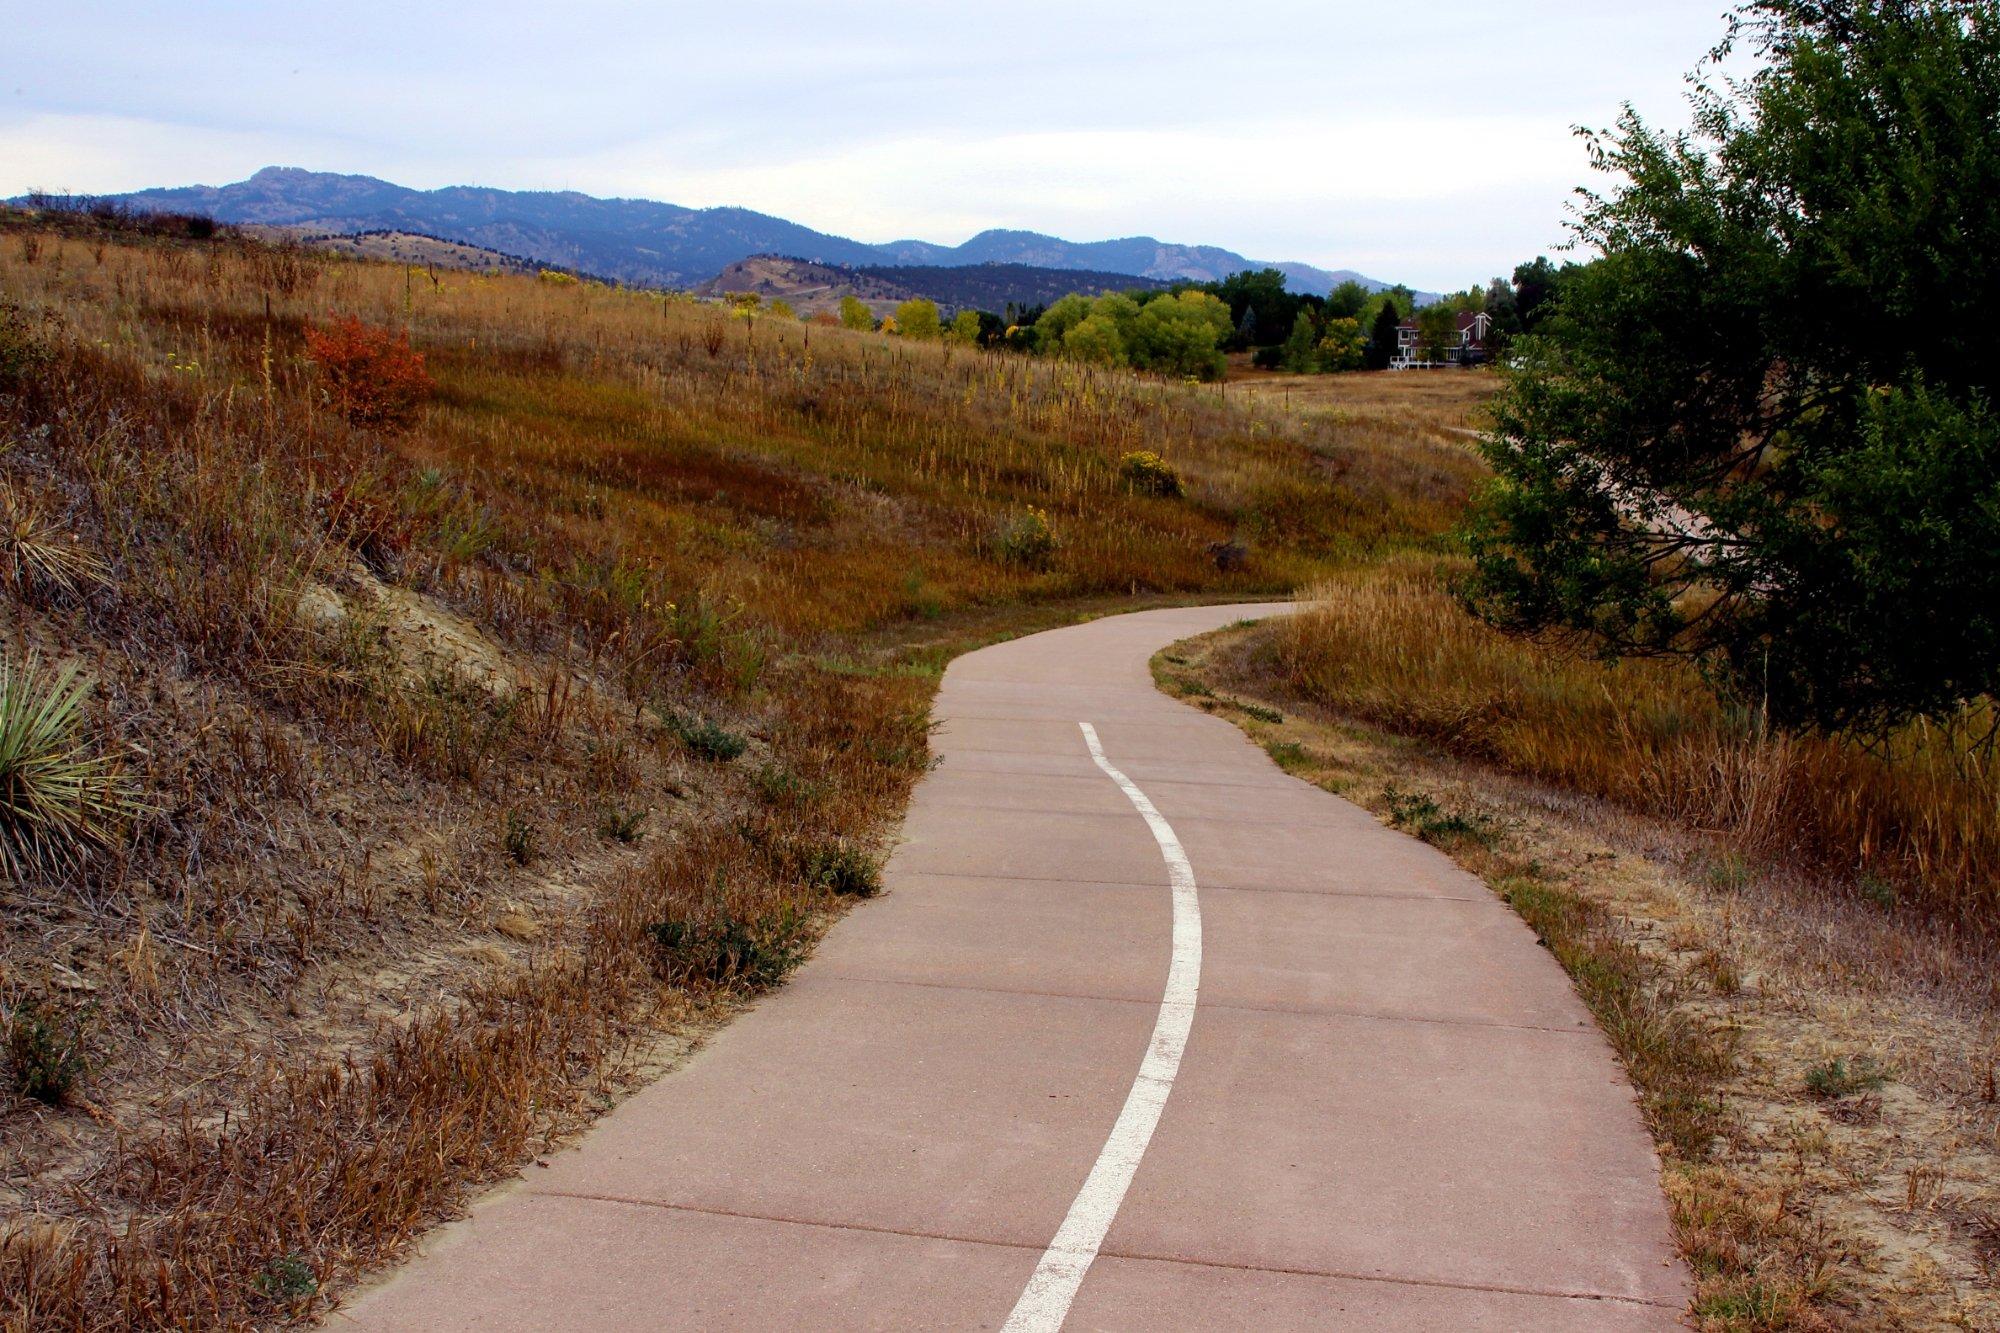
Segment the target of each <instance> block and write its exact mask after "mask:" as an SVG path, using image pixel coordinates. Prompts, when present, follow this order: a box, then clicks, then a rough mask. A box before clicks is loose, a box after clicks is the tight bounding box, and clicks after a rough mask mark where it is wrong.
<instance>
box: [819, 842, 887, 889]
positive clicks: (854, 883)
mask: <svg viewBox="0 0 2000 1333" xmlns="http://www.w3.org/2000/svg"><path fill="white" fill-rule="evenodd" d="M803 859H804V861H805V872H806V880H807V882H809V883H811V884H812V885H814V886H815V887H817V888H822V889H825V890H826V891H827V892H828V893H831V894H833V895H835V896H836V897H841V898H873V897H874V896H875V895H876V894H878V893H880V892H882V860H881V858H880V857H878V856H875V855H873V854H872V853H869V852H866V851H864V850H862V849H861V848H859V847H857V846H855V845H854V844H853V843H851V842H848V841H846V840H845V839H839V840H835V841H833V842H828V843H824V844H822V845H820V846H818V847H814V848H812V849H811V850H810V851H808V852H807V853H806V854H805V857H804V858H803Z"/></svg>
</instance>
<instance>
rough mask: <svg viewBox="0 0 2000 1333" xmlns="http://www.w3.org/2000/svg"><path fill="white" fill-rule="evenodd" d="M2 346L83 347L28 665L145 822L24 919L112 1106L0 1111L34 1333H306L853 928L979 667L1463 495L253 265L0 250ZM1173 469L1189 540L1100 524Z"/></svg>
mask: <svg viewBox="0 0 2000 1333" xmlns="http://www.w3.org/2000/svg"><path fill="white" fill-rule="evenodd" d="M0 293H4V297H0V299H4V300H5V301H8V302H13V303H17V304H18V305H20V306H21V307H23V308H24V309H25V311H26V312H27V317H25V318H24V319H23V320H20V321H15V322H14V323H13V324H10V325H9V327H19V328H25V329H36V330H44V329H45V330H48V331H49V347H48V349H47V353H48V354H47V355H46V356H44V355H43V354H42V353H41V352H39V351H38V352H37V353H36V356H35V357H34V358H31V360H32V364H33V366H34V370H33V373H32V375H31V376H30V377H29V379H28V381H27V383H26V384H25V385H24V386H23V387H22V389H21V391H20V392H19V393H17V394H15V393H8V394H0V485H4V487H5V493H6V495H7V496H8V497H9V503H10V505H12V506H13V509H12V511H11V512H15V513H26V514H31V515H33V520H34V521H33V525H32V532H31V535H33V536H34V539H35V541H36V542H38V543H40V544H41V545H40V546H39V547H38V548H37V549H43V548H46V549H56V548H57V547H59V548H60V550H61V551H62V552H63V554H64V558H65V559H66V560H67V561H68V562H69V563H68V564H66V565H64V566H63V568H65V569H70V570H74V571H78V572H79V573H78V576H77V577H72V578H70V579H69V580H68V581H67V582H65V581H63V580H57V579H51V578H48V577H42V576H36V577H26V576H23V577H15V578H11V579H10V580H9V583H8V587H7V588H6V590H5V592H4V593H0V632H4V635H5V647H4V651H5V653H6V654H7V655H8V656H9V657H10V658H12V657H14V656H16V655H25V654H27V653H35V654H38V655H39V656H40V657H42V658H43V659H44V660H49V661H64V662H76V663H81V664H83V665H84V666H85V667H86V669H87V670H88V671H89V672H90V673H91V674H92V675H93V676H94V677H95V678H96V679H97V682H98V690H97V692H96V694H95V695H94V696H93V700H92V702H91V704H90V707H89V715H88V717H87V719H86V720H87V723H88V726H87V734H88V736H89V737H90V739H91V743H92V745H93V746H94V748H95V751H96V752H97V753H101V754H104V755H107V756H110V757H113V758H114V759H116V760H117V762H118V764H119V765H120V767H121V768H122V770H123V772H124V774H125V775H126V776H127V777H128V778H129V779H130V781H131V782H132V783H133V785H134V788H135V790H136V792H137V794H138V796H139V797H140V798H141V800H142V804H143V806H144V813H142V814H141V815H140V816H139V817H138V819H137V820H136V822H134V823H133V824H132V826H131V827H130V828H129V830H127V836H126V837H125V838H124V839H123V840H122V841H121V842H119V843H118V844H117V845H115V846H114V847H112V848H111V849H109V850H107V851H103V852H99V853H97V854H93V855H91V856H89V857H86V858H83V859H82V860H80V861H79V862H78V863H77V864H75V865H74V866H71V867H68V868H67V869H64V870H63V871H61V872H60V873H56V872H53V871H52V872H51V873H48V874H44V875H40V876H38V877H23V878H17V879H14V880H10V881H9V882H8V883H7V884H6V885H5V886H4V888H0V902H4V908H5V914H4V933H0V1009H4V1011H5V1015H4V1016H6V1017H8V1019H9V1021H11V1020H12V1016H14V1015H17V1014H21V1013H25V1012H33V1013H36V1014H45V1015H48V1016H50V1021H51V1022H52V1023H53V1024H55V1025H56V1027H57V1028H59V1029H60V1031H61V1032H63V1033H65V1034H70V1035H73V1036H74V1037H75V1039H76V1040H77V1041H78V1042H80V1043H81V1047H82V1049H83V1050H84V1052H85V1053H86V1055H87V1057H88V1059H87V1069H86V1072H85V1074H84V1075H83V1077H82V1078H81V1080H80V1081H79V1082H78V1083H77V1085H76V1090H75V1094H74V1096H73V1097H72V1098H71V1100H70V1102H69V1104H67V1105H65V1106H61V1107H47V1106H44V1105H42V1104H41V1103H39V1102H32V1101H30V1100H28V1099H26V1098H17V1099H14V1100H12V1101H9V1102H6V1103H0V1154H4V1168H5V1169H4V1177H0V1181H3V1182H4V1183H0V1209H4V1210H5V1211H6V1212H7V1213H8V1214H9V1215H10V1218H11V1220H10V1221H9V1222H8V1223H7V1224H6V1226H5V1229H4V1234H0V1323H4V1324H5V1325H6V1326H9V1327H20V1328H29V1327H32V1328H100V1327H104V1328H108V1327H189V1326H194V1327H240V1326H251V1325H258V1324H268V1323H272V1322H281V1321H285V1320H289V1319H294V1318H304V1317H307V1316H310V1315H311V1314H313V1313H314V1312H315V1311H318V1310H323V1309H324V1308H325V1305H326V1302H327V1300H328V1296H329V1294H330V1293H331V1292H334V1291H337V1290H338V1288H339V1286H340V1285H341V1284H342V1283H343V1282H345V1281H346V1280H347V1279H348V1278H349V1277H350V1276H351V1275H352V1274H353V1273H355V1272H356V1271H358V1270H360V1269H363V1268H366V1267H368V1266H370V1265H372V1264H376V1263H379V1262H381V1261H383V1260H384V1259H386V1258H388V1257H391V1256H393V1255H394V1254H395V1253H396V1252H397V1251H398V1249H399V1248H400V1247H401V1246H402V1245H404V1244H405V1243H406V1242H407V1241H408V1239H409V1238H410V1236H412V1235H413V1234H415V1232H416V1231H417V1230H418V1229H420V1228H421V1227H423V1226H425V1225H427V1224H428V1223H429V1222H431V1221H433V1220H435V1219H437V1218H438V1217H441V1216H444V1215H447V1214H448V1213H449V1212H451V1211H452V1210H453V1209H454V1208H456V1207H457V1206H459V1203H460V1201H461V1200H462V1198H463V1197H464V1194H465V1191H466V1190H467V1189H468V1188H469V1187H471V1186H473V1185H476V1184H478V1183H479V1182H481V1181H484V1180H490V1179H493V1178H495V1177H496V1176H498V1175H501V1174H504V1173H505V1172H507V1171H508V1170H510V1169H512V1168H513V1167H514V1166H515V1165H516V1164H517V1163H518V1162H519V1161H520V1160H521V1159H522V1157H523V1156H524V1155H525V1154H526V1153H528V1152H531V1151H534V1150H535V1148H536V1147H537V1146H538V1145H540V1144H542V1143H545V1142H546V1141H547V1140H548V1138H549V1136H551V1135H553V1134H557V1133H560V1132H562V1131H563V1130H564V1129H565V1128H566V1127H568V1126H570V1125H573V1124H574V1123H576V1122H577V1121H578V1120H579V1119H581V1118H584V1117H587V1116H588V1115H589V1114H593V1113H595V1112H596V1111H598V1110H601V1109H602V1108H603V1106H604V1105H605V1104H607V1099H608V1098H610V1097H612V1096H615V1095H616V1094H617V1092H618V1091H619V1089H620V1088H621V1087H622V1086H624V1084H625V1082H626V1081H627V1079H628V1078H629V1076H630V1074H631V1071H632V1070H633V1069H634V1068H637V1067H641V1066H652V1065H656V1064H657V1063H658V1052H659V1050H660V1049H661V1048H660V1046H659V1042H660V1039H661V1034H662V1033H663V1032H666V1033H670V1034H672V1035H673V1037H674V1042H675V1043H677V1044H678V1045H683V1046H684V1045H685V1043H686V1042H687V1041H689V1040H692V1039H694V1038H695V1037H698V1035H699V1031H700V1028H699V1024H700V1023H701V1022H703V1021H707V1019H709V1018H712V1017H714V1016H716V1015H718V1014H721V1013H725V1012H726V1011H727V1009H728V1006H729V1004H730V1003H731V997H732V996H735V995H739V994H741V993H743V992H744V991H745V990H747V989H751V988H754V987H755V986H758V985H763V984H768V983H769V982H770V981H771V980H772V979H773V978H775V977H776V976H778V975H781V974H782V972H783V970H784V967H785V966H786V965H788V963H789V962H790V961H792V960H794V959H795V958H796V957H797V956H798V955H799V953H800V952H801V951H802V950H803V949H804V948H806V947H807V946H808V945H809V944H810V942H811V940H812V938H813V936H814V934H815V932H816V931H817V930H818V929H819V928H820V927H821V925H823V923H824V921H825V920H826V918H827V914H828V913H829V912H832V911H835V910H838V909H839V907H840V906H841V905H842V904H843V903H844V902H845V901H846V900H847V899H848V898H849V897H851V896H852V895H853V894H854V893H856V892H857V891H860V890H862V889H864V888H865V884H866V881H867V875H868V872H867V869H866V867H867V862H868V857H869V856H870V855H871V853H872V850H873V848H874V847H875V846H876V845H877V843H878V842H879V840H880V837H881V835H882V834H883V833H884V832H885V830H886V829H887V827H888V825H889V823H890V822H891V821H892V820H893V819H894V818H895V816H896V815H897V813H898V812H899V810H900V807H901V803H902V801H903V799H904V797H905V795H906V794H907V791H908V789H909V787H910V784H911V783H912V782H913V781H914V780H915V778H916V777H917V775H918V774H919V773H920V772H921V771H922V769H923V766H924V763H925V745H924V737H925V730H924V725H925V712H926V701H927V699H928V696H929V693H930V690H931V688H932V687H933V684H934V681H935V674H936V670H937V668H938V666H939V664H940V663H941V662H942V660H943V659H944V657H945V656H947V655H948V654H949V652H950V651H952V650H954V649H956V648H958V647H962V646H964V645H966V644H969V643H972V642H977V641H979V640H980V639H982V638H990V637H993V636H997V635H1004V634H1009V633H1014V632H1018V631H1019V630H1021V629H1022V628H1025V627H1030V626H1034V625H1039V624H1045V623H1054V622H1057V621H1060V620H1062V619H1064V618H1067V617H1071V616H1074V615H1076V614H1080V613H1083V612H1085V611H1087V610H1090V609H1093V608H1099V607H1104V606H1108V605H1111V604H1113V603H1114V602H1124V603H1126V604H1130V602H1131V601H1132V599H1133V598H1134V595H1135V594H1138V595H1140V596H1141V597H1144V596H1145V595H1149V594H1150V595H1152V596H1155V597H1159V596H1178V597H1226V596H1236V595H1252V594H1258V593H1268V592H1274V591H1280V592H1281V591H1287V590H1289V589H1290V588H1292V587H1293V586H1295V585H1297V584H1298V583H1300V582H1302V581H1306V580H1310V579H1312V578H1315V577H1317V576H1318V575H1319V574H1320V573H1322V572H1323V571H1324V570H1325V569H1326V568H1328V566H1329V563H1330V562H1333V561H1336V560H1339V559H1345V558H1351V557H1353V556H1355V555H1359V554H1365V553H1367V552H1371V551H1377V550H1383V549H1389V548H1393V547H1397V546H1401V545H1404V544H1408V543H1412V542H1416V543H1423V542H1427V541H1430V540H1432V539H1434V538H1435V537H1436V535H1437V534H1438V533H1439V532H1440V531H1441V530H1442V529H1443V528H1444V527H1445V526H1446V525H1447V524H1448V523H1449V522H1450V521H1451V519H1452V516H1453V515H1454V514H1455V513H1456V511H1457V509H1458V507H1459V505H1460V504H1461V503H1462V500H1463V497H1464V494H1465V492H1466V490H1467V487H1468V485H1469V484H1470V482H1471V480H1472V478H1473V477H1474V476H1475V475H1476V468H1475V466H1474V465H1473V464H1472V463H1471V462H1470V461H1469V460H1467V459H1466V458H1465V457H1464V456H1463V454H1462V453H1459V452H1457V451H1454V450H1450V449H1440V448H1436V447H1431V446H1417V447H1405V444H1406V443H1407V442H1399V441H1393V440H1387V439H1378V438H1375V437H1372V436H1370V435H1368V434H1367V433H1366V432H1355V431H1343V430H1340V429H1336V428H1333V427H1331V426H1328V425H1326V424H1324V423H1314V422H1308V421H1301V420H1296V419H1285V418H1280V417H1276V416H1273V415H1270V414H1261V413H1254V412H1246V411H1243V410H1240V409H1238V408H1237V407H1234V406H1232V405H1226V404H1223V403H1220V402H1217V401H1213V400H1211V399H1209V398H1207V397H1204V396H1202V395H1201V394H1198V393H1195V392H1192V391H1190V390H1188V389H1186V388H1184V387H1178V386H1165V385H1160V384H1156V383H1146V382H1142V381H1140V380H1137V379H1134V378H1132V377H1129V376H1123V375H1109V374H1104V373H1093V372H1090V371H1088V370H1084V369H1080V368H1077V367H1073V366H1065V365H1051V364H1045V363H1040V362H1034V361H1029V360H1023V359H1013V358H1001V357H997V356H988V355H982V354H976V353H972V352H969V351H965V350H962V349H961V350H953V349H949V348H945V347H941V346H936V345H930V346H916V345H910V344H904V343H899V342H897V341H895V340H892V339H884V338H881V337H878V336H875V335H864V334H853V333H848V332H845V331H842V330H831V329H826V328H820V327H810V328H809V327H807V326H802V325H799V324H796V323H790V322H779V321H771V322H765V321H751V320H744V319H738V318H731V317H729V316H727V315H726V314H725V313H724V312H723V311H721V310H719V309H717V308H715V307H709V306H703V305H699V304H695V303H693V302H687V301H674V300H665V299H662V298H661V297H659V296H657V295H647V294H643V293H633V292H625V291H617V290H612V289H608V288H602V287H597V286H593V285H590V284H577V283H550V282H542V281H538V280H536V279H534V278H520V277H500V278H488V277H483V276H478V275H473V274H468V273H459V272H447V273H440V274H438V275H436V276H435V277H433V276H432V275H430V274H428V273H426V272H422V271H417V270H409V269H402V268H396V267H391V266H386V265H379V264H368V263H359V262H349V261H341V260H334V259H329V258H327V257H325V256H323V255H316V254H313V253H309V252H304V251H299V250H294V249H286V248H282V247H267V246H261V245H255V244H248V243H244V242H242V241H240V240H237V239H235V238H231V237H223V238H220V239H218V240H216V241H213V242H207V243H188V242H185V241H172V240H167V239H163V238H161V237H158V236H153V235H148V234H146V233H145V231H144V229H134V228H118V227H112V228H108V229H106V228H98V227H95V226H93V225H92V224H90V223H87V222H80V221H76V220H65V219H56V220H53V221H52V220H49V219H39V220H37V219H24V218H22V217H21V216H19V215H14V214H0ZM350 314H351V315H358V316H360V317H361V318H362V319H364V320H367V321H369V322H372V323H375V324H379V325H386V326H391V327H395V328H397V329H404V330H407V331H408V333H409V335H410V339H411V342H412V343H413V345H414V346H415V347H416V349H417V350H418V351H420V352H422V353H423V354H424V355H425V357H426V360H427V363H428V369H429V371H430V373H431V374H432V375H433V376H434V377H435V379H436V381H437V386H438V387H437V391H436V393H435V395H434V396H433V397H432V398H431V399H430V401H429V402H428V403H427V404H425V405H424V406H422V407H421V408H420V410H419V412H418V415H417V417H416V419H415V421H414V422H413V423H412V424H411V426H410V427H409V428H408V429H406V430H399V431H387V432H385V431H378V430H367V429H360V428H357V427H355V426H353V425H351V424H350V423H349V422H348V421H346V420H344V419H343V418H342V417H341V416H340V415H339V414H338V413H337V412H336V411H335V410H334V409H333V405H332V402H331V401H330V400H329V398H328V396H327V395H326V394H325V392H324V388H325V386H324V385H323V384H322V383H321V381H320V380H319V378H318V377H317V376H316V374H315V372H314V371H313V369H312V367H311V365H310V363H309V361H308V360H307V359H306V357H305V356H304V348H303V342H304V336H303V335H304V330H305V329H306V327H307V326H308V325H309V324H322V323H326V322H328V321H330V320H332V319H335V318H337V317H340V316H344V315H350ZM1141 449H1144V450H1150V451H1153V452H1156V453H1158V454H1160V455H1162V456H1163V457H1164V459H1165V460H1166V462H1167V464H1168V465H1170V466H1171V467H1172V468H1173V469H1174V470H1175V472H1176V473H1177V474H1178V476H1179V477H1180V479H1181V481H1182V483H1183V487H1184V494H1183V496H1182V497H1180V498H1169V497H1165V496H1159V495H1149V494H1143V493H1139V492H1138V491H1137V489H1136V488H1135V487H1134V486H1133V485H1132V484H1131V483H1130V482H1129V481H1128V480H1127V479H1125V478H1124V477H1122V476H1121V475H1120V471H1119V467H1120V460H1121V459H1122V458H1123V457H1124V456H1125V455H1126V454H1129V453H1132V452H1134V451H1137V450H1141ZM1030 510H1034V511H1039V512H1042V513H1045V514H1046V515H1047V516H1048V518H1047V521H1048V524H1049V526H1050V528H1051V529H1052V530H1053V533H1054V536H1055V538H1056V544H1055V546H1054V547H1053V549H1052V550H1050V551H1047V552H1045V553H1040V554H1038V555H1034V556H1033V558H1023V557H1021V556H1020V552H1018V551H1016V550H1013V549H1011V548H1010V547H1009V546H1008V545H1007V542H1006V540H1005V538H1004V534H1005V533H1006V532H1007V531H1009V530H1011V529H1012V528H1014V527H1015V526H1017V525H1018V524H1019V523H1020V522H1021V519H1022V515H1024V514H1025V513H1027V512H1028V511H1030ZM16 526H17V527H18V526H19V525H18V524H17V525H16ZM52 543H53V545H52ZM17 544H18V543H17ZM17 554H19V553H17ZM14 564H15V565H17V566H19V565H21V561H20V560H18V559H17V560H15V561H14ZM23 567H24V568H25V566H23ZM86 573H87V574H88V577H84V576H83V575H84V574H86ZM746 960H747V961H746ZM691 1025H692V1026H691Z"/></svg>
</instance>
